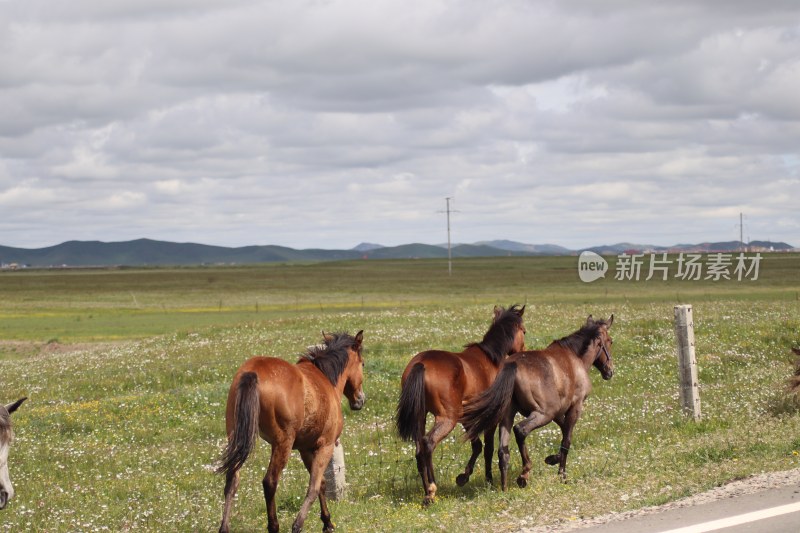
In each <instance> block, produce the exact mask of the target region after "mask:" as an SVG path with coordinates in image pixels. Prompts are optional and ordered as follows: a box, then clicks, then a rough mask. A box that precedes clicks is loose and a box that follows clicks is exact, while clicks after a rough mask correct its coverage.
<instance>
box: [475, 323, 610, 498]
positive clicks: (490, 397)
mask: <svg viewBox="0 0 800 533" xmlns="http://www.w3.org/2000/svg"><path fill="white" fill-rule="evenodd" d="M613 323H614V315H611V318H609V319H608V320H607V321H606V320H597V321H595V320H594V319H592V315H589V318H588V319H587V320H586V324H585V325H584V326H583V327H582V328H581V329H579V330H578V331H576V332H575V333H573V334H572V335H569V336H567V337H564V338H562V339H560V340H557V341H553V342H552V343H551V344H550V346H548V347H547V348H546V349H544V350H536V351H528V352H520V353H516V354H514V355H512V356H511V357H509V358H508V359H506V361H505V363H504V364H503V367H502V368H501V369H500V373H499V374H498V375H497V379H495V381H494V383H493V384H492V386H491V387H489V388H488V389H487V390H486V391H484V392H483V393H482V394H480V395H479V396H477V397H476V398H475V399H474V400H472V401H471V402H469V403H468V404H467V405H466V406H464V416H463V417H462V418H461V424H462V425H463V426H464V428H465V429H466V430H467V433H466V438H467V439H475V438H476V437H477V436H478V435H480V433H481V432H483V431H486V429H488V428H493V427H495V426H497V424H498V423H499V424H500V449H499V450H498V452H497V456H498V460H499V463H500V484H501V486H502V488H503V490H506V489H507V488H508V459H509V451H508V442H509V440H510V434H511V426H512V424H513V423H514V415H516V414H517V413H522V415H523V416H525V417H526V418H525V419H524V420H522V421H521V422H520V423H519V424H517V425H516V426H514V436H515V438H516V441H517V446H518V447H519V453H520V455H521V456H522V473H521V474H520V475H519V477H518V478H517V484H518V485H519V486H520V487H525V486H526V485H527V484H528V474H529V473H530V470H531V459H530V457H529V456H528V450H527V448H526V447H525V437H527V436H528V434H530V432H531V431H533V430H534V429H537V428H540V427H542V426H544V425H546V424H548V423H550V422H551V421H553V420H554V421H555V422H556V424H558V425H559V427H560V428H561V434H562V439H561V449H560V450H559V452H558V453H557V454H555V455H549V456H548V457H547V458H546V459H545V462H546V463H547V464H549V465H556V464H557V465H558V473H559V475H560V476H561V478H562V479H563V480H566V477H567V472H566V466H567V454H568V453H569V447H570V445H571V444H572V429H573V428H574V427H575V423H576V422H577V421H578V418H580V416H581V411H582V410H583V401H584V400H585V399H586V397H587V396H588V395H589V393H590V392H591V390H592V382H591V381H590V379H589V367H591V366H592V365H594V366H595V367H596V368H597V369H598V370H600V374H601V375H602V376H603V379H611V376H612V375H613V374H614V366H613V364H612V362H611V351H610V349H611V344H612V343H613V340H612V339H611V337H610V336H609V334H608V328H610V327H611V324H613Z"/></svg>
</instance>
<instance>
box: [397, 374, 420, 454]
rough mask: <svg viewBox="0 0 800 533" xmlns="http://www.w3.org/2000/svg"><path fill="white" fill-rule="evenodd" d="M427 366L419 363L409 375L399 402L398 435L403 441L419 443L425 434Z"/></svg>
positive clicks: (401, 390)
mask: <svg viewBox="0 0 800 533" xmlns="http://www.w3.org/2000/svg"><path fill="white" fill-rule="evenodd" d="M426 414H427V410H426V409H425V365H423V364H422V363H417V364H415V365H414V366H413V367H412V368H411V372H409V373H408V376H407V377H406V381H405V383H403V386H402V387H401V389H400V401H398V402H397V416H396V418H395V420H396V421H397V433H398V434H400V438H401V439H403V440H409V441H414V442H417V441H419V440H420V439H421V438H422V437H423V435H424V434H425V416H426Z"/></svg>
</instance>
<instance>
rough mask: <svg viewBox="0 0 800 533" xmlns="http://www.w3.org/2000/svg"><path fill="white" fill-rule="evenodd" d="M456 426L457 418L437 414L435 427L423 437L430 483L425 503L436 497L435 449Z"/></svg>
mask: <svg viewBox="0 0 800 533" xmlns="http://www.w3.org/2000/svg"><path fill="white" fill-rule="evenodd" d="M454 427H456V418H447V417H445V416H437V417H435V418H434V421H433V427H432V428H431V430H430V431H429V432H428V434H427V435H425V437H424V438H423V439H422V453H423V457H424V458H425V464H426V466H427V470H428V484H427V485H426V486H425V498H423V500H422V504H423V505H430V504H431V503H433V500H434V499H435V498H436V476H435V475H434V474H433V450H435V449H436V446H437V445H438V444H439V443H440V442H441V441H442V439H444V438H445V437H446V436H447V435H448V434H449V433H450V432H451V431H453V428H454Z"/></svg>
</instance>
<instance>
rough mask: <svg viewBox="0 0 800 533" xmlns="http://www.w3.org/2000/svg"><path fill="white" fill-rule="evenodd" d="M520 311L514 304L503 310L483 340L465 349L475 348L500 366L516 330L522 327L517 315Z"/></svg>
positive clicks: (520, 318) (519, 317) (520, 319)
mask: <svg viewBox="0 0 800 533" xmlns="http://www.w3.org/2000/svg"><path fill="white" fill-rule="evenodd" d="M501 309H502V308H501ZM521 310H522V308H521V307H520V306H519V305H516V304H514V305H512V306H511V307H509V308H508V309H503V310H502V311H501V313H500V316H498V317H497V320H495V321H494V322H493V323H492V325H491V326H490V327H489V331H487V332H486V334H485V335H484V336H483V340H482V341H481V342H474V343H472V344H468V345H467V348H469V347H471V346H477V347H478V348H480V349H481V350H483V351H484V352H485V353H486V355H488V356H489V359H491V361H492V362H493V363H495V364H500V362H501V361H502V360H503V358H504V357H505V356H506V355H508V350H509V349H510V348H511V344H512V343H513V342H514V335H515V334H516V332H517V329H518V328H520V327H522V317H521V316H520V314H519V313H520V311H521Z"/></svg>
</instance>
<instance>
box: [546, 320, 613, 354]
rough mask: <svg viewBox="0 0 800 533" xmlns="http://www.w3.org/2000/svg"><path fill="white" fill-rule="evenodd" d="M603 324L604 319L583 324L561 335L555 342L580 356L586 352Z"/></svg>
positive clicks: (604, 323)
mask: <svg viewBox="0 0 800 533" xmlns="http://www.w3.org/2000/svg"><path fill="white" fill-rule="evenodd" d="M605 325H606V321H605V320H596V321H594V322H592V323H591V324H584V325H583V327H581V329H579V330H578V331H576V332H575V333H573V334H571V335H567V336H566V337H562V338H560V339H558V340H557V341H556V342H557V343H558V344H560V345H561V346H562V347H564V348H567V349H568V350H570V351H572V352H573V353H574V354H575V355H577V356H578V357H580V356H582V355H583V354H585V353H586V350H588V349H589V345H590V344H591V343H592V341H593V340H595V339H596V338H597V337H598V336H599V335H600V327H601V326H605Z"/></svg>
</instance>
